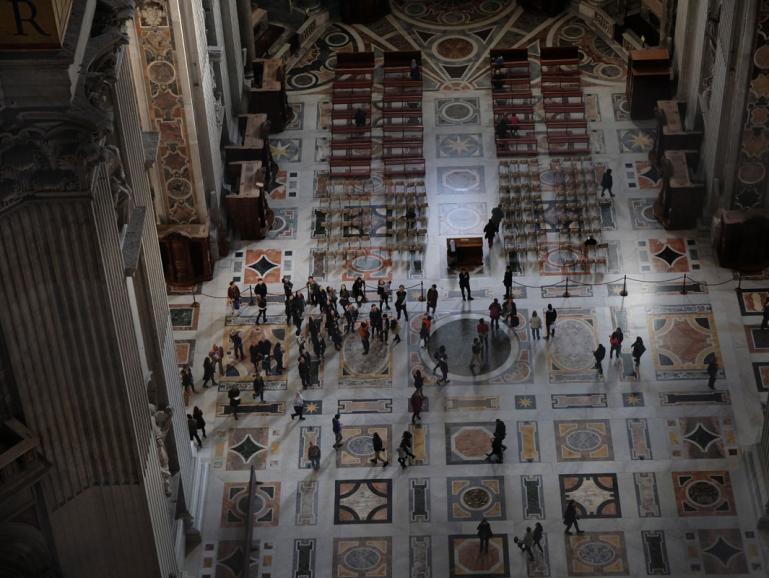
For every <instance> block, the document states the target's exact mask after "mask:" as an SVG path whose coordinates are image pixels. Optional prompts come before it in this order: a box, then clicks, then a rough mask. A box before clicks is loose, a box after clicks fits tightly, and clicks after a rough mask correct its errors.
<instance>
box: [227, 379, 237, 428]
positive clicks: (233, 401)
mask: <svg viewBox="0 0 769 578" xmlns="http://www.w3.org/2000/svg"><path fill="white" fill-rule="evenodd" d="M227 397H228V398H229V400H230V413H231V414H232V417H234V418H235V421H238V411H239V410H238V408H239V407H240V388H239V387H238V386H237V384H235V385H233V386H232V387H231V388H230V391H228V392H227Z"/></svg>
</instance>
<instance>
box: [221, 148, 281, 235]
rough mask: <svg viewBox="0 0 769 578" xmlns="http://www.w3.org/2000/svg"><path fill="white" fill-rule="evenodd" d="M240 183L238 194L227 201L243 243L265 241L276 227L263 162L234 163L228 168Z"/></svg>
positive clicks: (228, 212) (226, 198)
mask: <svg viewBox="0 0 769 578" xmlns="http://www.w3.org/2000/svg"><path fill="white" fill-rule="evenodd" d="M227 168H228V170H229V171H230V172H231V175H232V176H233V177H234V178H235V179H236V182H237V183H238V190H237V193H235V194H230V195H227V196H226V197H225V198H224V201H225V203H226V206H227V214H228V215H229V216H230V219H232V222H233V224H234V225H235V228H236V229H237V230H238V232H239V233H240V238H241V239H244V240H245V239H248V240H254V239H264V237H265V236H266V235H267V232H268V231H269V230H270V228H271V227H272V222H273V219H274V214H273V212H272V209H270V207H269V205H268V204H267V194H266V191H265V187H266V186H267V184H268V183H267V182H266V181H265V171H264V169H263V168H262V163H261V162H259V161H243V162H234V163H229V164H228V165H227Z"/></svg>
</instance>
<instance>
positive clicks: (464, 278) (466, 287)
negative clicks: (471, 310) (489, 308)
mask: <svg viewBox="0 0 769 578" xmlns="http://www.w3.org/2000/svg"><path fill="white" fill-rule="evenodd" d="M459 290H460V291H462V301H465V292H467V301H472V300H473V296H472V293H470V273H468V272H467V269H465V268H464V267H462V270H461V271H460V272H459Z"/></svg>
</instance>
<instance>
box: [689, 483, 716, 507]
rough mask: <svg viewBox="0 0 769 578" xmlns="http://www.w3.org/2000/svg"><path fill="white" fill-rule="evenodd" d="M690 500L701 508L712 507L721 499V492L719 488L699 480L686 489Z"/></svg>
mask: <svg viewBox="0 0 769 578" xmlns="http://www.w3.org/2000/svg"><path fill="white" fill-rule="evenodd" d="M686 495H687V496H689V499H690V500H691V501H692V502H694V503H695V504H698V505H700V506H712V505H713V504H715V503H716V502H718V500H719V499H721V490H720V489H718V486H716V485H715V484H713V483H711V482H707V481H705V480H699V481H697V482H694V483H693V484H689V486H688V487H687V488H686Z"/></svg>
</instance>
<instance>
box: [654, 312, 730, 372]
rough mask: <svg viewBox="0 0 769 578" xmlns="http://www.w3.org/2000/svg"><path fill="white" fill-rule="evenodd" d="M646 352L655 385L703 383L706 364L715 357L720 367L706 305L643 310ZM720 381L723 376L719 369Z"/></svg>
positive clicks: (712, 324)
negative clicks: (652, 365) (696, 380)
mask: <svg viewBox="0 0 769 578" xmlns="http://www.w3.org/2000/svg"><path fill="white" fill-rule="evenodd" d="M646 319H647V326H648V328H649V336H650V338H651V339H650V341H651V343H650V344H649V346H648V347H647V348H648V349H650V350H651V351H650V353H651V356H652V360H653V362H654V367H655V370H656V377H657V380H658V381H666V380H676V379H707V372H706V368H707V364H708V362H709V361H710V359H712V358H713V357H714V356H715V359H716V361H717V362H718V364H719V366H723V361H722V358H721V351H720V349H719V345H718V333H717V331H716V322H715V318H714V317H713V311H712V309H711V306H710V305H653V306H647V307H646ZM718 376H719V377H720V378H723V377H724V376H725V374H724V371H723V369H719V375H718Z"/></svg>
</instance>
